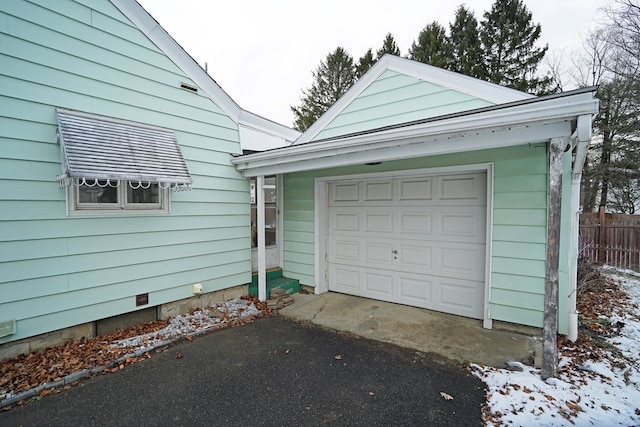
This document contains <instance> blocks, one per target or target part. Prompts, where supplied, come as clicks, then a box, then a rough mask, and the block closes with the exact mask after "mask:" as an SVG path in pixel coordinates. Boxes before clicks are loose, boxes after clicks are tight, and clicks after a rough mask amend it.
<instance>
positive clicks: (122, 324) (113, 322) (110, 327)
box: [0, 285, 248, 361]
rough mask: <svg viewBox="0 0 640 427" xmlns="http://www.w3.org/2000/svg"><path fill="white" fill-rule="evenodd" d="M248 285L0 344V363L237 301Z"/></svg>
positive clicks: (245, 293) (244, 293)
mask: <svg viewBox="0 0 640 427" xmlns="http://www.w3.org/2000/svg"><path fill="white" fill-rule="evenodd" d="M247 293H248V286H247V285H240V286H234V287H232V288H228V289H223V290H219V291H215V292H210V293H207V294H204V295H201V296H195V297H191V298H186V299H182V300H179V301H174V302H171V303H167V304H162V305H159V306H156V307H150V308H147V309H144V310H138V311H134V312H131V313H126V314H122V315H120V316H113V317H108V318H105V319H100V320H98V321H96V322H89V323H83V324H81V325H76V326H72V327H70V328H64V329H59V330H57V331H53V332H48V333H46V334H41V335H36V336H34V337H30V338H25V339H23V340H19V341H13V342H10V343H6V344H3V345H0V361H1V360H5V359H10V358H13V357H17V356H20V355H21V354H28V353H32V352H35V351H41V350H44V349H45V348H49V347H55V346H58V345H61V344H65V343H67V342H70V341H74V340H77V339H80V338H83V337H86V338H92V337H95V336H100V335H105V334H108V333H110V332H113V331H115V330H116V329H118V328H128V327H130V326H133V325H137V324H141V323H146V322H150V321H153V320H157V319H167V318H169V317H175V316H179V315H181V314H185V313H188V312H189V310H191V309H192V308H198V307H207V306H210V305H213V304H215V303H219V302H223V301H227V300H229V299H233V298H239V297H241V296H243V295H247Z"/></svg>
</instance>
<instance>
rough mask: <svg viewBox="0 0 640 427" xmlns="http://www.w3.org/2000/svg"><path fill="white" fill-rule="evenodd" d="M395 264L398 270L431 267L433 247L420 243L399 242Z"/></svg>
mask: <svg viewBox="0 0 640 427" xmlns="http://www.w3.org/2000/svg"><path fill="white" fill-rule="evenodd" d="M396 246H397V247H398V249H397V250H398V254H397V261H398V262H397V264H398V268H399V269H400V270H407V268H414V269H418V270H420V271H424V270H425V269H431V268H432V267H433V248H432V246H431V245H427V244H422V245H420V246H417V245H412V244H403V243H399V244H398V245H396Z"/></svg>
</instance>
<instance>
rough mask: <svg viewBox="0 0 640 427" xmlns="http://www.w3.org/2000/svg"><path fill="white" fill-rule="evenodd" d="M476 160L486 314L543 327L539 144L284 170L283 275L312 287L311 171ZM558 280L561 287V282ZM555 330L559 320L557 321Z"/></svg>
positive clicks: (543, 193) (543, 182)
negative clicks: (489, 190)
mask: <svg viewBox="0 0 640 427" xmlns="http://www.w3.org/2000/svg"><path fill="white" fill-rule="evenodd" d="M480 163H492V164H493V174H494V176H493V183H494V185H493V187H494V188H493V194H492V198H493V212H492V214H493V215H492V218H493V223H492V225H491V227H492V240H491V249H492V259H491V266H492V269H491V272H490V286H491V289H490V292H491V300H490V301H491V302H490V310H491V314H490V317H491V318H492V319H493V320H501V321H506V322H511V323H517V324H525V325H531V326H536V327H542V317H543V309H544V304H543V300H544V287H545V265H546V233H547V231H546V222H547V218H546V215H547V213H546V212H547V210H546V209H547V163H548V161H547V150H546V144H545V143H540V144H529V145H522V146H516V147H509V148H504V149H499V150H498V149H494V150H484V151H477V152H468V153H457V154H450V155H442V156H433V157H423V158H416V159H411V160H404V161H390V162H383V163H382V164H380V165H377V166H364V165H363V166H353V167H348V168H336V169H331V170H323V171H318V172H301V173H294V174H288V175H285V177H284V200H285V209H284V240H285V241H284V258H285V259H284V268H285V274H287V275H288V276H290V277H295V278H299V279H300V280H301V282H302V283H303V284H305V285H309V286H313V285H314V268H315V267H314V250H315V248H314V246H313V241H314V240H313V239H314V227H315V225H314V179H315V178H316V177H328V176H339V175H349V174H362V173H373V172H386V171H393V170H410V169H421V168H434V167H443V166H458V165H470V164H480ZM318 238H322V236H318ZM561 285H562V286H564V287H565V288H566V283H563V284H561ZM565 296H566V292H565ZM562 321H563V322H564V320H562ZM562 328H566V324H561V330H562Z"/></svg>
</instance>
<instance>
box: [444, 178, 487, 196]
mask: <svg viewBox="0 0 640 427" xmlns="http://www.w3.org/2000/svg"><path fill="white" fill-rule="evenodd" d="M478 190H479V188H478V176H476V175H464V176H461V175H454V176H443V177H441V178H440V200H466V201H469V200H472V201H478V200H479V198H480V197H481V196H482V194H479V191H478Z"/></svg>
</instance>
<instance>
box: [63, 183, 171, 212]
mask: <svg viewBox="0 0 640 427" xmlns="http://www.w3.org/2000/svg"><path fill="white" fill-rule="evenodd" d="M128 185H129V184H128V183H127V181H124V180H123V181H120V184H119V185H118V187H116V188H117V191H118V192H119V193H120V194H119V200H120V203H117V204H116V203H114V204H98V203H83V204H82V207H78V202H77V200H78V186H77V185H76V183H75V182H72V183H71V184H70V185H68V186H67V187H66V199H67V204H66V207H67V216H116V215H167V214H170V213H171V196H170V194H171V192H170V191H169V189H168V188H159V189H158V191H159V193H158V195H159V197H160V203H159V204H158V203H136V204H133V203H130V204H127V203H126V202H125V198H126V191H127V187H128ZM158 205H159V207H158Z"/></svg>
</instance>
